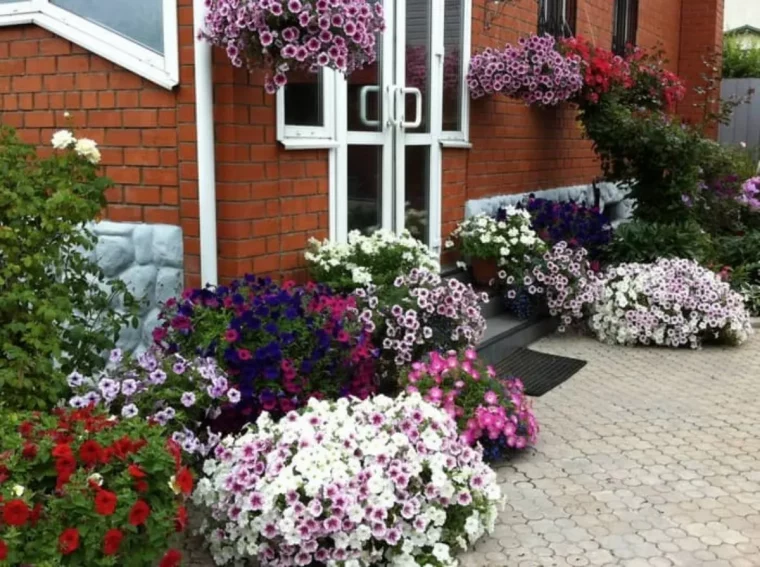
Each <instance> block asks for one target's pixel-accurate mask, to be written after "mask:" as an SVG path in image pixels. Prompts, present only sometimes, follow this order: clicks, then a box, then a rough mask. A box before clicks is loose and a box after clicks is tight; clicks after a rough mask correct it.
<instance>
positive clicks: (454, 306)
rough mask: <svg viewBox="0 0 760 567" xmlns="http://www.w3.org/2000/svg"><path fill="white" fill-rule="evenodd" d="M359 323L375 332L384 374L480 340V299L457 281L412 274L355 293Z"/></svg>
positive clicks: (483, 298) (483, 299) (414, 271)
mask: <svg viewBox="0 0 760 567" xmlns="http://www.w3.org/2000/svg"><path fill="white" fill-rule="evenodd" d="M355 294H356V298H357V300H358V302H359V304H360V306H361V308H362V313H361V315H360V320H362V321H363V322H364V323H365V324H372V326H373V327H375V328H376V329H377V331H376V334H375V337H376V342H377V343H378V345H379V346H382V349H381V354H380V356H381V359H382V360H381V363H382V365H383V370H384V371H389V368H393V366H394V365H395V366H396V367H400V366H403V365H406V364H409V363H411V362H413V361H415V360H419V359H420V358H421V357H422V356H424V355H425V354H427V353H428V352H430V351H431V350H435V349H444V350H461V349H463V348H466V347H468V346H472V345H475V344H477V343H479V342H480V340H481V339H482V338H483V334H484V333H485V330H486V320H485V317H483V314H482V313H481V310H480V303H481V302H487V301H488V295H487V294H485V293H482V294H480V293H476V292H475V291H474V290H473V289H472V286H471V285H469V284H464V283H462V282H460V281H459V280H457V279H454V278H450V279H448V280H444V279H442V278H441V276H439V275H438V274H436V273H433V272H428V271H426V270H418V269H416V268H415V269H412V270H410V272H409V273H408V274H406V275H403V276H399V277H398V278H396V281H395V282H394V283H393V285H392V286H386V287H384V288H376V287H375V286H369V287H367V288H366V289H357V290H356V292H355Z"/></svg>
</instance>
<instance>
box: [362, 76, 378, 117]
mask: <svg viewBox="0 0 760 567" xmlns="http://www.w3.org/2000/svg"><path fill="white" fill-rule="evenodd" d="M371 92H372V93H379V92H380V87H378V86H376V85H367V86H365V87H362V88H361V89H359V120H361V123H362V124H364V125H365V126H379V125H380V121H379V120H370V119H369V118H367V95H369V93H371Z"/></svg>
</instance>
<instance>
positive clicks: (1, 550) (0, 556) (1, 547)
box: [0, 539, 8, 561]
mask: <svg viewBox="0 0 760 567" xmlns="http://www.w3.org/2000/svg"><path fill="white" fill-rule="evenodd" d="M6 559H8V544H7V543H5V542H4V541H3V540H1V539H0V561H5V560H6Z"/></svg>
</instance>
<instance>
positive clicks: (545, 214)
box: [526, 197, 612, 260]
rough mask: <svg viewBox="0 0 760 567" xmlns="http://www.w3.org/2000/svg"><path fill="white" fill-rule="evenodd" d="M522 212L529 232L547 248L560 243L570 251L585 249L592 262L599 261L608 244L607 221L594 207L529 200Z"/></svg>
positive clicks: (568, 202)
mask: <svg viewBox="0 0 760 567" xmlns="http://www.w3.org/2000/svg"><path fill="white" fill-rule="evenodd" d="M526 208H527V210H528V212H529V213H530V216H531V218H532V222H533V230H535V231H536V233H537V234H538V236H539V237H540V238H541V239H542V240H543V241H544V242H546V243H547V244H549V246H554V245H555V244H557V243H558V242H562V241H564V242H567V244H568V246H570V247H571V248H579V247H580V248H585V249H586V250H587V251H588V255H589V257H590V258H591V259H592V260H599V259H600V258H601V256H602V255H603V253H604V252H605V250H606V249H607V246H609V244H610V241H611V240H612V226H611V225H610V221H609V219H608V218H607V216H606V215H605V214H604V213H601V212H599V209H598V208H596V207H586V206H584V205H579V204H577V203H574V202H572V201H562V202H558V201H550V200H549V199H536V198H535V197H532V198H531V199H530V200H529V201H528V204H527V207H526Z"/></svg>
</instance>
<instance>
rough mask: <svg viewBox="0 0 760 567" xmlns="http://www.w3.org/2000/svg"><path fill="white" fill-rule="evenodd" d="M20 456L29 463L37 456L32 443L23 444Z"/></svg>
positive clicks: (35, 448) (35, 446)
mask: <svg viewBox="0 0 760 567" xmlns="http://www.w3.org/2000/svg"><path fill="white" fill-rule="evenodd" d="M21 456H22V457H24V458H25V459H27V460H28V461H31V460H32V459H34V458H35V457H36V456H37V445H35V444H34V443H26V444H24V449H23V450H22V451H21Z"/></svg>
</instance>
